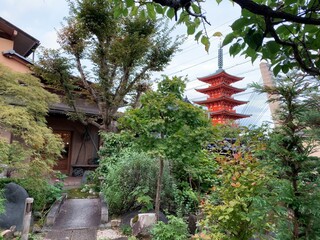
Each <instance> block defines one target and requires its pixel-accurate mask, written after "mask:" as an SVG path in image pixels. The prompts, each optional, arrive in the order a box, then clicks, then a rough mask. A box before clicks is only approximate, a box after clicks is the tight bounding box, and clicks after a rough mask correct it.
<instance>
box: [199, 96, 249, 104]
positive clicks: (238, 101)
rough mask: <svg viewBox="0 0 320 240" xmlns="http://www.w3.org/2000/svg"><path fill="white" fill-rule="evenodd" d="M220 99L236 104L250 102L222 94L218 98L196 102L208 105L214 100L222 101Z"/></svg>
mask: <svg viewBox="0 0 320 240" xmlns="http://www.w3.org/2000/svg"><path fill="white" fill-rule="evenodd" d="M220 101H223V102H229V103H233V104H234V105H241V104H245V103H247V102H248V101H240V100H236V99H234V98H231V97H227V96H221V97H218V98H208V99H207V100H203V101H196V102H194V103H196V104H200V105H207V104H208V103H214V102H220Z"/></svg>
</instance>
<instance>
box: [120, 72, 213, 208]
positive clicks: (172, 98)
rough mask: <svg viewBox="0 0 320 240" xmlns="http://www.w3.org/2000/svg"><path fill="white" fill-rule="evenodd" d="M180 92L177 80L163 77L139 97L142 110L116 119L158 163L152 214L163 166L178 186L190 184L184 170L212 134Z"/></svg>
mask: <svg viewBox="0 0 320 240" xmlns="http://www.w3.org/2000/svg"><path fill="white" fill-rule="evenodd" d="M184 88H185V84H184V82H183V81H182V79H181V78H178V77H173V78H172V79H169V78H168V77H165V79H164V80H163V81H162V82H160V84H159V86H158V90H157V91H156V92H152V91H150V92H148V93H147V94H145V95H144V96H143V97H142V99H141V103H142V106H143V107H142V108H140V109H132V110H129V111H128V112H127V113H126V114H125V116H124V117H123V118H122V119H120V122H121V124H122V127H126V128H127V129H128V130H129V131H130V132H132V133H133V134H134V135H137V136H138V137H137V140H136V142H137V144H138V146H139V147H140V148H141V149H142V150H144V151H147V152H149V153H150V154H152V155H153V156H155V157H156V158H157V159H158V161H159V175H158V183H157V197H156V213H157V212H158V211H159V202H160V192H161V182H162V180H161V179H162V171H163V166H164V162H165V161H168V162H169V166H170V168H172V173H173V174H174V176H175V177H176V178H178V179H179V180H178V181H179V182H180V181H187V182H192V180H191V179H190V175H189V173H188V170H189V169H191V168H192V164H196V162H197V159H198V157H199V156H200V155H201V154H202V149H203V147H204V146H205V144H206V141H208V140H209V139H210V138H211V137H212V133H213V131H212V128H211V127H212V126H211V124H210V122H209V120H208V119H207V118H206V115H205V114H204V112H203V111H202V110H200V109H199V108H196V107H194V106H193V105H191V104H189V103H186V102H184V101H183V100H182V92H183V89H184ZM189 180H190V181H189Z"/></svg>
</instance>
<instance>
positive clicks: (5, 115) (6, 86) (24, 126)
mask: <svg viewBox="0 0 320 240" xmlns="http://www.w3.org/2000/svg"><path fill="white" fill-rule="evenodd" d="M0 79H1V84H0V109H1V111H0V129H1V130H5V131H9V132H11V133H12V134H13V138H12V139H13V141H12V143H8V142H7V141H5V140H4V139H1V138H0V162H1V164H5V165H7V167H8V171H7V177H12V175H13V173H14V174H15V175H14V176H18V177H19V178H21V179H23V178H24V179H25V180H26V181H29V180H30V185H29V186H32V188H33V189H34V191H36V190H38V189H41V187H42V186H40V184H42V183H43V182H44V181H45V180H47V179H48V178H49V177H50V174H51V173H52V171H53V170H52V167H53V165H54V164H55V160H56V159H58V157H59V156H60V152H61V150H62V146H63V145H62V141H61V139H60V137H59V136H56V135H55V134H54V133H53V132H52V130H51V129H50V128H48V127H47V126H46V115H47V113H48V110H49V104H51V103H53V102H57V101H58V100H59V99H58V98H57V96H56V95H53V94H51V93H49V92H47V91H46V90H44V88H43V86H42V84H41V83H40V81H39V79H37V78H35V77H33V76H32V75H31V74H22V73H15V72H13V71H12V70H10V69H9V68H6V67H4V66H2V65H0ZM39 195H40V194H39ZM33 197H34V196H33ZM44 198H45V197H44V191H41V200H42V199H44ZM38 200H39V199H35V204H36V205H38Z"/></svg>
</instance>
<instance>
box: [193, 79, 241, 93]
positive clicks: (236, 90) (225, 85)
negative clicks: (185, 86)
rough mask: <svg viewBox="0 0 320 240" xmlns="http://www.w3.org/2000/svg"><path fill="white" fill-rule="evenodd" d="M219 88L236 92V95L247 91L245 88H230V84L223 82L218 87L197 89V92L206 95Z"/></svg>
mask: <svg viewBox="0 0 320 240" xmlns="http://www.w3.org/2000/svg"><path fill="white" fill-rule="evenodd" d="M219 88H223V89H230V90H232V91H234V93H240V92H243V91H245V90H246V89H244V88H236V87H233V86H230V85H229V84H227V83H224V82H223V83H219V84H218V85H215V86H209V87H207V88H201V89H196V91H197V92H201V93H204V94H205V93H207V92H210V91H213V90H217V89H219Z"/></svg>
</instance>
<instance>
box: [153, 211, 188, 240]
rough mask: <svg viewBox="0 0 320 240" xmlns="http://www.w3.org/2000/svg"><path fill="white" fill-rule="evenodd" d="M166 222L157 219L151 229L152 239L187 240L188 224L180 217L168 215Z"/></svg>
mask: <svg viewBox="0 0 320 240" xmlns="http://www.w3.org/2000/svg"><path fill="white" fill-rule="evenodd" d="M168 220H169V221H168V223H167V224H166V223H164V222H161V221H159V222H158V223H157V224H155V225H154V227H153V228H152V230H151V234H152V239H154V240H187V239H188V237H189V233H188V225H187V224H186V223H185V222H184V221H183V219H182V218H178V217H175V216H172V215H169V216H168Z"/></svg>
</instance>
